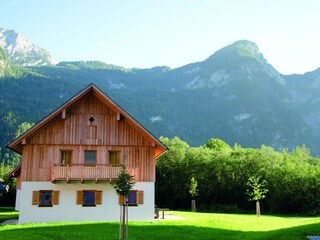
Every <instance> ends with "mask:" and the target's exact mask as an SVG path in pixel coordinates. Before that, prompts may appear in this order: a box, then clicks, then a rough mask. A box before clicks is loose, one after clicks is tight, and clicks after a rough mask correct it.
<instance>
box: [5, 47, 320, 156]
mask: <svg viewBox="0 0 320 240" xmlns="http://www.w3.org/2000/svg"><path fill="white" fill-rule="evenodd" d="M25 69H27V70H28V71H29V73H28V74H25V75H24V76H22V77H20V78H19V79H13V78H8V77H7V78H2V79H0V88H1V89H8V91H2V92H1V93H0V100H1V99H2V101H3V108H2V109H0V119H3V118H4V117H5V116H6V114H8V112H9V111H12V112H13V114H14V115H15V117H16V119H17V124H19V123H21V122H23V121H28V122H37V121H39V120H40V119H41V118H42V117H44V116H45V115H46V114H48V113H49V112H50V111H52V110H53V109H55V108H56V107H58V106H59V105H60V104H62V103H63V102H65V101H66V100H68V98H70V97H71V96H72V95H74V94H75V93H77V92H78V91H80V90H81V89H82V88H84V87H85V86H86V85H88V84H90V83H92V82H93V83H95V84H96V85H97V86H98V87H99V88H101V89H102V90H103V91H105V92H106V93H107V94H109V95H110V96H111V97H112V98H114V99H115V100H116V101H117V102H118V103H119V104H120V105H121V106H122V107H123V108H124V109H126V110H127V111H128V112H129V113H130V114H131V115H133V116H134V117H135V118H136V119H137V120H138V121H139V122H141V123H142V124H143V125H144V126H146V127H147V128H148V129H149V130H150V131H151V132H153V133H154V134H155V135H156V136H160V135H164V136H168V137H173V136H179V137H180V138H182V139H183V140H186V141H187V142H188V143H190V144H191V145H200V144H203V143H205V142H206V141H207V140H208V139H209V138H221V139H223V140H224V141H226V142H227V143H229V144H230V145H233V144H235V143H238V144H240V145H242V146H243V147H260V146H261V144H265V145H270V146H273V147H275V148H276V149H281V148H289V149H292V148H293V147H294V146H296V145H302V144H306V145H307V146H308V147H310V148H312V150H313V154H319V149H318V146H317V145H318V143H319V142H320V141H319V137H318V135H317V134H316V133H315V129H313V128H312V125H310V124H309V123H308V121H306V118H305V117H304V115H303V114H301V113H302V112H301V109H302V108H303V107H300V106H299V105H298V104H297V101H296V99H295V95H294V94H293V90H292V88H293V87H290V85H289V83H288V82H291V80H289V79H288V78H287V76H282V75H281V74H279V73H278V72H277V71H276V70H275V69H274V68H273V67H272V66H271V65H270V64H268V62H267V61H266V60H265V59H264V57H263V55H262V54H261V53H260V51H259V49H258V47H257V45H256V44H254V43H252V42H250V41H238V42H235V43H234V44H231V45H229V46H226V47H225V48H223V49H221V50H219V51H217V52H216V53H214V54H213V55H211V56H210V57H209V58H208V59H206V60H204V61H202V62H197V63H191V64H188V65H186V66H183V67H181V68H177V69H170V68H168V67H155V68H151V69H125V68H122V67H119V66H114V65H108V64H105V63H102V62H95V61H93V62H62V63H60V64H58V65H56V66H36V67H27V68H25ZM35 73H37V74H35ZM311 78H312V77H311ZM21 103H23V104H21ZM317 106H318V105H317ZM315 109H316V107H315ZM0 125H1V122H0Z"/></svg>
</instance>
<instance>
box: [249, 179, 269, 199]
mask: <svg viewBox="0 0 320 240" xmlns="http://www.w3.org/2000/svg"><path fill="white" fill-rule="evenodd" d="M266 184H267V181H266V180H262V181H260V177H258V176H251V177H249V179H248V182H247V186H248V189H247V194H248V196H249V197H250V200H252V201H260V200H262V199H264V198H265V197H266V193H267V192H268V189H267V188H266Z"/></svg>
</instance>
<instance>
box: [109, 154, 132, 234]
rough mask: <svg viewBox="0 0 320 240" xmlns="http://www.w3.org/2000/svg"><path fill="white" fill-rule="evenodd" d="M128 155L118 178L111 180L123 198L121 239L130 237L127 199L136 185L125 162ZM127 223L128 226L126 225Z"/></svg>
mask: <svg viewBox="0 0 320 240" xmlns="http://www.w3.org/2000/svg"><path fill="white" fill-rule="evenodd" d="M125 159H126V156H123V163H122V164H121V171H120V172H119V174H118V176H117V179H115V180H113V181H112V182H111V184H112V186H113V188H114V189H115V190H116V193H117V195H118V196H120V199H122V204H121V205H120V229H119V239H120V240H124V239H125V236H126V239H128V203H127V199H128V196H129V193H130V190H131V189H132V188H133V186H134V182H133V176H131V175H130V174H129V172H128V170H127V167H126V164H125ZM125 225H127V226H125Z"/></svg>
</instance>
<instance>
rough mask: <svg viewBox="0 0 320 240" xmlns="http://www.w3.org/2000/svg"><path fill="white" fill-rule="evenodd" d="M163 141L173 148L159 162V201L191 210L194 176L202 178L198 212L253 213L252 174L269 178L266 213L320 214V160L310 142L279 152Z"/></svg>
mask: <svg viewBox="0 0 320 240" xmlns="http://www.w3.org/2000/svg"><path fill="white" fill-rule="evenodd" d="M161 141H162V142H163V143H164V144H166V145H167V146H168V147H169V149H170V150H169V151H168V152H167V153H166V154H164V155H163V156H161V157H160V158H159V159H158V160H157V166H156V171H157V182H156V204H157V205H158V206H160V207H168V208H170V209H190V207H191V196H190V193H189V190H190V184H191V179H192V178H194V179H195V180H196V181H197V193H198V195H197V197H196V198H195V199H196V203H197V210H198V211H209V212H211V211H212V212H224V213H225V212H233V213H248V212H254V211H255V202H253V201H249V196H248V194H247V189H248V185H247V183H248V180H249V178H250V177H259V178H260V179H261V180H263V181H265V182H266V186H265V187H266V189H267V190H268V192H267V193H266V198H265V199H263V200H262V201H261V208H262V212H263V213H274V214H299V215H317V214H319V213H320V161H319V160H320V159H319V158H314V157H311V156H310V150H309V149H308V148H307V147H306V146H297V147H296V148H295V149H294V150H292V151H290V152H289V151H288V150H287V149H283V150H282V151H276V150H274V149H273V148H272V147H268V146H264V145H262V146H261V147H260V148H242V147H241V146H240V145H237V144H236V145H234V146H233V147H230V146H229V145H228V144H227V143H225V142H224V141H222V140H220V139H210V140H208V142H207V143H206V144H204V145H202V146H199V147H190V146H189V145H188V144H187V143H186V142H184V141H182V140H180V139H179V138H178V137H174V138H171V139H170V138H165V137H161Z"/></svg>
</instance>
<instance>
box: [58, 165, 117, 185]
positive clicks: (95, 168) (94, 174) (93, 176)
mask: <svg viewBox="0 0 320 240" xmlns="http://www.w3.org/2000/svg"><path fill="white" fill-rule="evenodd" d="M120 170H121V166H119V165H102V164H96V165H83V164H76V165H75V164H73V165H54V166H53V171H52V182H55V181H57V180H64V181H66V182H69V181H70V180H79V181H81V182H82V181H86V180H90V181H96V182H97V181H99V180H108V181H111V180H112V179H116V178H117V176H118V173H119V172H120Z"/></svg>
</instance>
